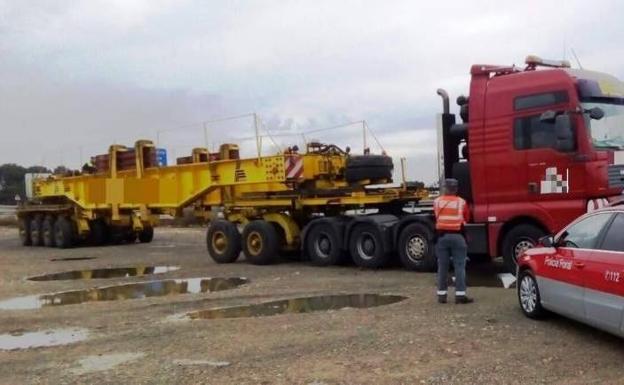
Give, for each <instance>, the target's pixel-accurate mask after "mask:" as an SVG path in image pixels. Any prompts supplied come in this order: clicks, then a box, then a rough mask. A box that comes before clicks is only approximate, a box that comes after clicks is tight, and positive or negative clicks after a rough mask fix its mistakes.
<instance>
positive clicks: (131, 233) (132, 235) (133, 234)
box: [125, 228, 139, 243]
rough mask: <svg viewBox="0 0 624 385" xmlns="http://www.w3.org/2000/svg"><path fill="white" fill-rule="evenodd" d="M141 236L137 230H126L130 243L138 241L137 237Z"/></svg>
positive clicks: (127, 239) (127, 240)
mask: <svg viewBox="0 0 624 385" xmlns="http://www.w3.org/2000/svg"><path fill="white" fill-rule="evenodd" d="M138 237H139V235H138V234H137V232H136V231H134V230H132V228H130V229H128V230H126V237H125V238H126V242H128V243H136V241H137V238H138Z"/></svg>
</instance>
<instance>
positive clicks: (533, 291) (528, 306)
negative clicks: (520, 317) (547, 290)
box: [517, 270, 546, 319]
mask: <svg viewBox="0 0 624 385" xmlns="http://www.w3.org/2000/svg"><path fill="white" fill-rule="evenodd" d="M517 291H518V302H519V303H520V309H522V312H523V313H524V315H526V316H527V317H529V318H534V319H539V318H543V317H544V315H545V314H546V311H545V310H544V308H543V307H542V303H541V298H540V292H539V288H538V287H537V281H536V280H535V278H534V277H533V275H532V274H531V272H530V271H529V270H523V271H521V272H520V276H519V277H518V289H517Z"/></svg>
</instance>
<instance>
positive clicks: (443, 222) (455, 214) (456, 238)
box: [433, 179, 474, 304]
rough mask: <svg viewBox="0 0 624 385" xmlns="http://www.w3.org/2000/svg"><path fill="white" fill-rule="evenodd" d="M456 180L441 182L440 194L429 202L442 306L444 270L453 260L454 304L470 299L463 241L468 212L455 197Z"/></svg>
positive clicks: (439, 299)
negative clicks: (432, 217) (435, 239)
mask: <svg viewBox="0 0 624 385" xmlns="http://www.w3.org/2000/svg"><path fill="white" fill-rule="evenodd" d="M457 187H458V182H457V180H456V179H446V180H445V181H444V194H443V195H441V196H439V197H438V198H436V199H435V200H434V201H433V208H434V211H435V217H436V235H437V242H436V246H435V252H436V256H437V257H438V302H439V303H446V297H447V288H448V281H447V276H448V269H449V264H450V259H451V258H453V267H454V269H455V303H461V304H464V303H471V302H473V301H474V300H473V299H472V298H469V297H468V296H466V258H467V249H468V248H467V246H466V239H465V238H464V225H465V224H466V222H468V220H469V219H470V211H469V209H468V204H467V203H466V201H465V200H463V199H462V198H460V197H459V196H457Z"/></svg>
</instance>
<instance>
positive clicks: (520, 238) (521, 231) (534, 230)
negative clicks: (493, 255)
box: [503, 224, 546, 275]
mask: <svg viewBox="0 0 624 385" xmlns="http://www.w3.org/2000/svg"><path fill="white" fill-rule="evenodd" d="M544 235H546V234H545V233H544V231H543V230H542V229H540V228H539V227H537V226H534V225H530V224H521V225H518V226H516V227H514V228H512V229H511V230H510V231H509V232H508V233H507V234H506V235H505V238H503V261H504V262H505V268H506V269H507V272H509V273H511V274H514V275H515V274H516V266H517V260H518V257H519V256H520V255H521V254H522V253H523V252H524V251H525V250H528V249H530V248H532V247H534V246H535V245H537V241H538V239H540V238H541V237H543V236H544Z"/></svg>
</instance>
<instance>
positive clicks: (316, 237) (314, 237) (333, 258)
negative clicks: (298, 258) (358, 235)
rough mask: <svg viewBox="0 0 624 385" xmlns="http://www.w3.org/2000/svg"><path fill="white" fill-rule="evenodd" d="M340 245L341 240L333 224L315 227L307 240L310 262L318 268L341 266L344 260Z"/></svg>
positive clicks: (320, 224) (322, 224) (321, 224)
mask: <svg viewBox="0 0 624 385" xmlns="http://www.w3.org/2000/svg"><path fill="white" fill-rule="evenodd" d="M340 243H341V242H340V238H339V236H338V234H336V230H335V229H334V227H333V226H332V225H331V224H329V223H319V224H317V225H315V226H313V227H312V229H311V230H310V233H309V234H308V236H307V239H306V244H307V251H308V255H309V256H310V262H312V264H314V265H316V266H329V265H337V264H339V263H340V262H341V261H342V259H343V258H342V257H343V253H342V248H341V247H340Z"/></svg>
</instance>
